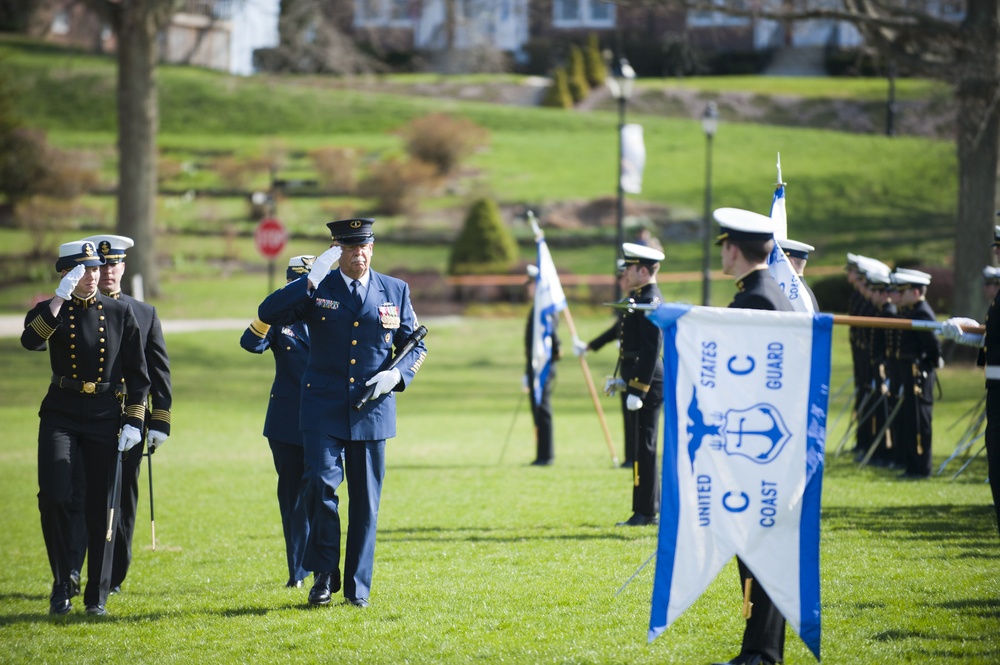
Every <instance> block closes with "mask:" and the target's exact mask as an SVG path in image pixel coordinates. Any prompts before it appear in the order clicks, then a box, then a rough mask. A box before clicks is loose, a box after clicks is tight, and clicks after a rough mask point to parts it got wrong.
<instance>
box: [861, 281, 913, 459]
mask: <svg viewBox="0 0 1000 665" xmlns="http://www.w3.org/2000/svg"><path fill="white" fill-rule="evenodd" d="M865 280H866V281H867V284H868V297H869V300H870V302H871V304H872V306H873V307H874V309H875V316H878V317H881V318H887V319H893V318H896V316H897V312H896V306H895V305H894V304H893V303H892V301H891V300H890V296H889V293H890V290H891V278H890V276H889V273H885V272H882V271H881V270H871V271H869V272H868V273H867V274H866V276H865ZM861 332H862V334H864V335H865V337H866V339H867V340H868V342H867V346H868V349H869V353H868V361H869V369H868V372H869V375H870V376H871V377H872V379H873V381H874V390H875V391H876V392H875V394H874V396H873V398H872V401H871V402H869V404H868V405H867V406H866V407H865V411H867V412H868V413H869V414H870V415H869V417H868V418H866V419H865V422H863V423H860V424H859V425H858V427H863V428H865V430H866V431H865V434H866V436H867V438H868V442H869V447H870V446H872V445H874V444H875V438H876V437H877V436H878V433H879V432H881V431H882V430H883V428H884V427H885V424H886V422H888V419H889V417H890V414H891V413H892V412H893V409H894V407H895V405H896V393H895V392H894V391H897V390H898V387H899V385H900V381H899V372H898V370H897V368H896V361H895V358H896V354H895V349H896V348H897V347H898V339H899V334H898V333H899V331H897V330H889V329H885V328H861ZM862 457H863V456H862ZM898 457H899V446H895V445H893V437H892V429H891V428H890V429H888V430H886V432H885V434H884V435H883V436H882V439H881V440H880V441H879V442H878V447H877V448H876V449H875V451H874V452H873V453H872V455H871V458H870V461H869V464H871V465H872V466H876V467H888V468H895V467H897V466H898V465H899V464H900V460H899V459H898ZM858 461H860V459H859V460H858ZM900 468H902V467H900Z"/></svg>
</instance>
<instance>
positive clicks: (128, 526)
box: [75, 235, 172, 593]
mask: <svg viewBox="0 0 1000 665" xmlns="http://www.w3.org/2000/svg"><path fill="white" fill-rule="evenodd" d="M83 240H84V242H90V243H93V244H94V246H95V247H97V253H98V254H100V255H101V257H102V258H103V259H104V264H103V265H102V266H101V273H100V275H101V276H100V279H99V281H98V283H97V288H98V289H99V290H100V292H101V293H102V294H104V295H105V296H108V297H109V298H114V299H115V300H121V301H124V302H126V303H128V304H129V305H130V306H131V307H132V313H133V314H135V318H136V321H138V322H139V333H140V337H141V338H142V348H143V353H144V355H145V358H146V371H147V373H148V374H149V382H150V388H149V398H150V401H151V402H152V407H151V408H148V409H147V411H146V427H147V431H146V432H145V434H146V436H145V441H148V442H149V454H150V455H152V454H153V453H154V452H156V450H157V449H158V448H159V447H160V446H161V445H162V444H163V443H164V442H165V441H166V440H167V437H168V436H170V407H171V403H172V400H171V390H170V358H169V357H168V356H167V345H166V343H165V342H164V341H163V328H162V327H161V326H160V319H159V317H157V315H156V308H155V307H153V306H152V305H149V304H147V303H144V302H142V301H140V300H136V299H135V298H133V297H132V296H130V295H128V294H126V293H122V286H121V282H122V276H123V275H124V274H125V253H126V251H128V249H129V248H131V247H132V246H133V245H135V242H133V240H132V239H131V238H128V237H126V236H117V235H99V236H90V237H87V238H84V239H83ZM120 380H121V381H124V377H122V378H121V379H120ZM120 392H124V391H120ZM142 451H143V441H140V442H139V445H137V446H136V447H135V448H133V449H132V450H130V451H129V454H128V455H126V456H125V458H124V460H123V461H122V493H121V506H120V507H119V514H120V515H121V522H120V531H119V534H118V536H117V537H116V538H115V554H114V563H113V568H112V571H111V593H118V592H119V591H120V590H121V584H122V582H124V581H125V577H126V576H127V575H128V569H129V566H130V565H131V564H132V535H133V534H134V533H135V515H136V507H137V506H138V504H139V466H140V463H141V462H142V457H143V453H142ZM82 526H83V528H82V529H81V530H82V531H83V532H84V533H86V524H83V525H82ZM84 553H85V550H83V549H81V550H80V551H79V559H78V560H77V561H76V562H75V563H76V564H77V568H76V569H77V570H79V569H80V566H82V564H83V555H84Z"/></svg>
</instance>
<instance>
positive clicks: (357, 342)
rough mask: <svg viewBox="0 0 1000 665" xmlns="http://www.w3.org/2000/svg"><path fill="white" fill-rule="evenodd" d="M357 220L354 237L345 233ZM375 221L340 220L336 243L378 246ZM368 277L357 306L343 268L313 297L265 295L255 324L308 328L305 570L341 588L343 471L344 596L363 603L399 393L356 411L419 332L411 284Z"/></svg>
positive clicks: (412, 367)
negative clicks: (372, 382) (341, 491)
mask: <svg viewBox="0 0 1000 665" xmlns="http://www.w3.org/2000/svg"><path fill="white" fill-rule="evenodd" d="M355 223H357V226H353V228H351V231H350V232H349V231H347V230H346V229H345V227H346V226H347V225H348V224H351V225H353V224H355ZM371 224H372V220H342V221H338V222H331V223H330V224H328V226H330V228H331V232H332V236H333V239H334V240H335V241H339V242H341V243H342V244H344V245H355V244H366V243H368V242H371V238H372V236H371V233H370V229H371ZM367 274H368V279H369V282H368V286H367V289H366V290H365V298H364V300H363V302H362V303H361V305H360V307H359V306H358V305H356V304H355V302H354V298H353V296H352V293H351V290H350V289H349V288H348V286H347V284H346V283H345V281H344V278H343V276H342V274H341V270H340V269H336V270H333V271H331V272H330V273H329V274H328V275H327V276H326V277H325V278H324V279H323V281H322V282H321V283H320V284H319V286H318V288H316V290H315V291H311V287H310V284H309V281H308V279H299V280H296V281H294V282H292V283H290V284H288V285H286V286H285V287H284V288H282V289H279V290H278V291H276V292H274V293H273V294H271V295H270V296H268V297H267V298H266V299H265V300H264V302H262V303H261V305H260V307H259V309H258V318H259V319H260V320H261V321H263V322H265V323H267V324H269V325H278V324H287V323H290V322H292V321H304V322H306V323H307V324H308V326H309V332H310V336H311V342H310V347H309V359H308V361H307V364H306V371H305V375H304V376H303V379H302V403H301V407H300V424H301V428H302V430H303V444H304V447H305V476H306V495H305V498H306V511H307V514H308V515H309V538H308V540H307V542H306V556H305V559H304V562H303V565H304V566H305V568H307V569H308V570H312V571H313V572H314V574H315V575H316V578H317V581H318V580H319V575H320V573H329V574H331V575H335V576H338V577H335V578H334V581H333V582H332V583H331V584H330V589H329V590H330V591H331V592H335V591H337V590H338V588H339V565H340V532H341V528H340V514H339V510H338V504H339V497H338V496H337V488H338V487H339V486H340V483H341V482H342V481H343V480H344V478H345V474H346V479H347V486H348V492H349V493H350V495H351V501H350V506H349V512H348V526H347V547H346V552H345V557H344V573H343V575H344V597H345V599H347V600H348V601H350V602H355V603H356V604H365V605H366V604H367V601H368V597H369V593H370V589H371V580H372V568H373V565H374V556H375V531H376V521H377V518H378V508H379V500H380V497H381V491H382V480H383V477H384V475H385V458H384V453H385V440H386V439H388V438H392V437H394V436H395V435H396V396H395V394H394V393H393V392H390V393H387V394H385V395H382V396H380V397H378V398H377V399H373V400H369V401H368V403H367V404H366V405H365V406H364V408H363V409H362V410H361V411H355V410H354V409H353V408H352V405H354V404H355V402H357V401H358V400H359V398H360V397H361V396H362V395H363V394H364V392H365V390H366V386H365V382H366V381H367V380H368V379H370V378H372V377H373V376H374V375H375V374H377V373H378V372H380V371H382V370H384V369H385V368H386V367H387V366H388V364H389V363H390V361H391V357H392V352H393V348H397V349H398V348H401V347H402V346H403V345H404V344H405V343H406V341H407V340H408V339H409V338H410V336H411V335H412V334H413V332H414V331H415V330H416V328H417V327H418V325H419V324H418V323H417V317H416V314H415V313H414V311H413V305H412V304H411V303H410V293H409V287H408V286H407V284H406V283H405V282H403V281H401V280H399V279H395V278H393V277H389V276H388V275H383V274H380V273H377V272H375V271H373V270H370V269H369V270H368V271H367ZM426 352H427V350H426V347H425V346H424V344H423V342H420V343H419V344H418V345H417V347H416V348H415V349H414V350H413V351H412V352H411V353H410V354H409V355H408V356H407V357H406V358H405V359H404V360H403V361H402V362H400V364H399V365H397V367H396V369H397V370H399V373H400V377H401V378H400V382H399V383H398V384H397V385H396V387H395V391H396V392H402V391H403V390H404V389H405V388H406V387H407V386H408V385H409V384H410V382H411V381H412V380H413V378H414V376H415V375H416V373H417V370H419V369H420V365H421V364H422V363H423V360H424V358H425V356H426ZM314 589H315V585H314ZM327 602H329V601H328V600H327Z"/></svg>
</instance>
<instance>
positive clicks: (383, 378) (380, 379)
mask: <svg viewBox="0 0 1000 665" xmlns="http://www.w3.org/2000/svg"><path fill="white" fill-rule="evenodd" d="M402 379H403V377H402V376H401V375H400V373H399V370H398V369H396V368H395V367H393V368H392V369H389V370H386V371H384V372H379V373H378V374H376V375H375V376H373V377H372V378H370V379H368V381H367V382H366V383H365V385H366V386H370V385H374V386H375V392H373V393H372V399H376V398H378V397H381V396H382V395H385V394H386V393H390V392H392V389H393V388H395V387H396V386H397V385H399V382H400V381H402Z"/></svg>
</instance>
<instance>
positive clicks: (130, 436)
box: [118, 425, 142, 453]
mask: <svg viewBox="0 0 1000 665" xmlns="http://www.w3.org/2000/svg"><path fill="white" fill-rule="evenodd" d="M140 441H142V432H140V431H139V430H137V429H136V428H134V427H132V426H131V425H125V427H122V434H121V436H120V437H118V452H120V453H124V452H128V451H129V450H132V448H134V447H135V444H137V443H139V442H140Z"/></svg>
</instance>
